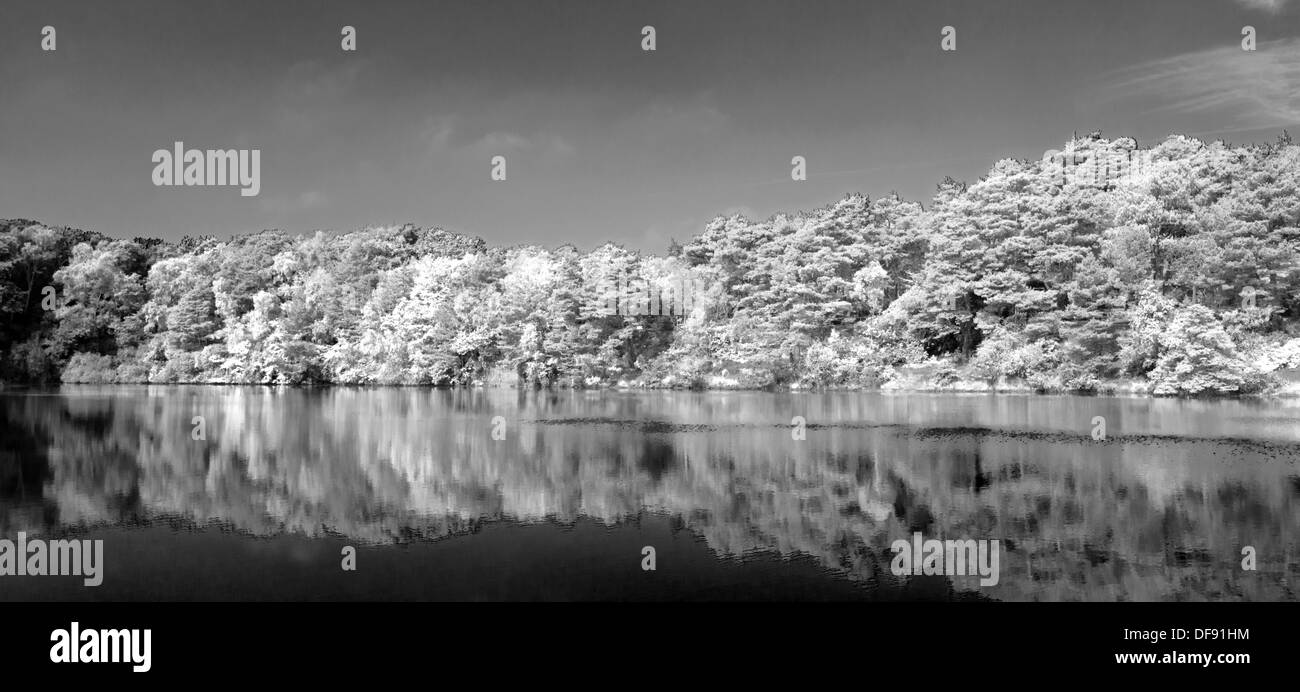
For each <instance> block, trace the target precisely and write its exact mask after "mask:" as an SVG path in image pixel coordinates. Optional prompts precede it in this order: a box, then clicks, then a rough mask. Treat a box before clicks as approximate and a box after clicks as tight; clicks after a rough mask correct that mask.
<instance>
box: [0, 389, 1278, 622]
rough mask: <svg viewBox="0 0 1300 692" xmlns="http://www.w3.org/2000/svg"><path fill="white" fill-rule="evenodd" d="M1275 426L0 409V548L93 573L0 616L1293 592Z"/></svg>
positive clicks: (264, 398)
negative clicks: (967, 545)
mask: <svg viewBox="0 0 1300 692" xmlns="http://www.w3.org/2000/svg"><path fill="white" fill-rule="evenodd" d="M195 416H203V417H204V418H205V421H206V440H194V439H192V435H191V433H192V431H193V429H194V424H193V418H194V417H195ZM496 416H501V417H502V419H503V421H504V426H505V439H504V440H494V439H492V432H493V427H494V423H493V419H494V417H496ZM794 416H803V417H804V418H805V419H806V420H807V438H806V439H805V440H802V441H798V440H794V439H791V425H790V423H791V418H792V417H794ZM1094 416H1103V417H1105V419H1106V423H1107V439H1106V440H1104V441H1098V440H1094V439H1092V437H1091V435H1090V433H1091V431H1092V428H1093V425H1092V419H1093V418H1094ZM1298 423H1300V402H1285V401H1272V402H1236V401H1224V402H1208V401H1176V400H1153V399H1137V398H1092V397H1068V396H1008V395H1002V396H991V395H969V396H967V395H927V394H893V395H891V394H852V393H825V394H821V393H819V394H772V393H748V392H747V393H723V392H715V393H682V392H649V393H645V392H636V393H616V392H567V391H566V392H554V393H552V392H516V391H512V390H487V391H445V390H436V391H435V390H427V389H414V388H410V389H408V388H391V389H346V388H337V389H323V390H279V389H269V388H257V387H178V386H148V387H144V386H142V387H125V386H114V387H63V388H61V389H58V390H56V391H44V392H18V391H5V392H0V440H3V449H0V537H3V538H9V539H14V538H16V534H17V532H19V531H25V532H27V533H28V534H29V535H32V534H40V535H42V536H46V537H55V536H57V537H77V538H90V539H103V540H104V541H105V543H104V545H105V548H104V552H105V572H104V574H105V576H104V584H103V585H102V586H100V587H97V588H85V587H83V586H81V580H80V578H77V577H2V578H0V600H27V599H60V600H68V599H111V600H129V599H150V600H169V599H180V600H189V599H202V600H214V599H215V600H228V599H281V600H283V599H290V600H299V599H328V600H335V599H380V600H407V599H440V600H441V599H454V600H480V599H489V600H498V599H564V600H570V599H588V598H597V599H709V600H712V599H748V598H760V599H834V600H851V599H996V600H1097V601H1114V600H1220V599H1228V600H1288V601H1292V600H1297V579H1298V578H1300V425H1298ZM915 531H920V532H923V533H924V534H925V537H927V538H959V539H966V538H974V539H998V540H1000V541H1001V542H1002V545H1003V552H1002V556H1001V574H1000V581H999V583H998V584H997V585H996V586H990V587H980V586H979V585H978V580H977V578H975V577H952V578H950V577H944V576H933V577H896V576H894V575H893V574H892V573H891V571H890V569H889V565H890V560H891V558H892V556H893V553H892V552H891V551H890V545H891V543H892V542H893V541H894V540H897V539H900V538H910V537H911V535H912V533H913V532H915ZM345 545H351V546H355V547H356V548H357V551H358V552H357V567H358V569H357V571H355V572H344V571H343V570H342V569H340V560H341V558H340V551H341V549H342V546H345ZM643 546H654V547H655V548H656V551H657V569H656V570H655V571H654V572H645V571H643V570H642V569H641V560H642V555H641V549H642V547H643ZM1243 546H1253V547H1254V548H1255V550H1256V552H1257V555H1258V570H1257V571H1255V572H1247V571H1243V570H1242V569H1241V567H1240V561H1241V549H1242V547H1243Z"/></svg>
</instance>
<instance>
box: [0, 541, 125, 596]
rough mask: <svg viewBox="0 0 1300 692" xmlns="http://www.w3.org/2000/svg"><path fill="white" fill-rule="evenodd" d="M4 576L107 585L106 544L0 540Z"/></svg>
mask: <svg viewBox="0 0 1300 692" xmlns="http://www.w3.org/2000/svg"><path fill="white" fill-rule="evenodd" d="M0 577H85V585H86V586H99V585H100V584H102V583H104V541H102V540H96V541H64V540H55V541H46V540H43V539H40V538H33V539H31V540H27V534H26V533H24V532H22V531H19V532H18V540H17V541H11V540H9V539H7V538H2V539H0Z"/></svg>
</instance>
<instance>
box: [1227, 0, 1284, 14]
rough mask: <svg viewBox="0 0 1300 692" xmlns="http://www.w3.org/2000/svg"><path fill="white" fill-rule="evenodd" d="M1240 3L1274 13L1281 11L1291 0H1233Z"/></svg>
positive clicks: (1253, 8)
mask: <svg viewBox="0 0 1300 692" xmlns="http://www.w3.org/2000/svg"><path fill="white" fill-rule="evenodd" d="M1233 1H1234V2H1236V3H1237V4H1238V5H1241V6H1243V7H1248V8H1250V9H1252V10H1263V11H1264V12H1272V13H1274V14H1276V13H1278V12H1281V11H1282V9H1283V8H1284V7H1286V6H1287V3H1289V2H1290V1H1291V0H1233Z"/></svg>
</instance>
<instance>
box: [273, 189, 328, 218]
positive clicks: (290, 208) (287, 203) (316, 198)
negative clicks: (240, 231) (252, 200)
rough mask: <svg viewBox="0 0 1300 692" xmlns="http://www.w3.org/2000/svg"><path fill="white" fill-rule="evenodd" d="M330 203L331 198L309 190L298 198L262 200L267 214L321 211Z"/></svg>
mask: <svg viewBox="0 0 1300 692" xmlns="http://www.w3.org/2000/svg"><path fill="white" fill-rule="evenodd" d="M328 203H329V197H327V196H326V195H325V193H323V192H321V191H320V190H307V191H306V192H303V193H302V194H300V195H298V196H297V197H285V196H277V197H267V198H265V199H263V200H262V209H263V210H264V211H267V212H271V213H277V214H284V213H289V212H296V211H306V210H309V209H319V208H320V207H323V206H325V205H326V204H328Z"/></svg>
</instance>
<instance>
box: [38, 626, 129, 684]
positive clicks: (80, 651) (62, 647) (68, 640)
mask: <svg viewBox="0 0 1300 692" xmlns="http://www.w3.org/2000/svg"><path fill="white" fill-rule="evenodd" d="M152 640H153V630H128V629H118V630H97V629H84V630H83V629H81V623H78V622H74V623H72V626H71V627H69V628H68V629H66V630H64V629H57V630H54V631H53V632H50V641H52V642H54V645H53V646H51V647H50V660H51V661H53V662H54V663H131V664H134V665H132V667H131V670H133V671H135V672H137V673H147V672H149V669H150V668H152V667H153V660H152V659H153V651H152V649H153V641H152Z"/></svg>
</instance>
